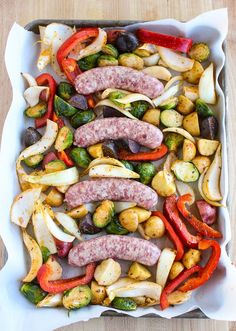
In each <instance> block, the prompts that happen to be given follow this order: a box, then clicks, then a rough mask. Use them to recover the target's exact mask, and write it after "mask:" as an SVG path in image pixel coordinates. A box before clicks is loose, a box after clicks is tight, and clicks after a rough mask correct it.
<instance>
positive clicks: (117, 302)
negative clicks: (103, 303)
mask: <svg viewBox="0 0 236 331" xmlns="http://www.w3.org/2000/svg"><path fill="white" fill-rule="evenodd" d="M111 304H112V307H114V308H116V309H120V310H136V309H137V304H136V302H135V301H134V300H132V299H130V298H120V297H116V298H115V299H114V300H112V303H111Z"/></svg>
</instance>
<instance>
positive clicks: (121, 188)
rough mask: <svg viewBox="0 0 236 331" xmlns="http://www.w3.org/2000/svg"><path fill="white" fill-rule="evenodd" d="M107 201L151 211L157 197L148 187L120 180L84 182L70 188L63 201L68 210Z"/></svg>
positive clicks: (102, 179) (127, 180) (107, 179)
mask: <svg viewBox="0 0 236 331" xmlns="http://www.w3.org/2000/svg"><path fill="white" fill-rule="evenodd" d="M107 199H108V200H114V201H134V202H136V203H137V205H139V206H141V207H143V208H146V209H151V208H152V207H154V206H155V205H156V203H157V199H158V197H157V194H156V192H155V191H154V190H153V189H151V188H150V187H148V186H146V185H144V184H142V183H139V182H137V181H135V180H130V179H120V178H98V179H92V180H85V181H83V182H80V183H77V184H75V185H73V186H71V187H70V188H69V189H68V190H67V192H66V195H65V201H66V202H67V203H68V206H69V207H70V208H74V207H77V206H80V205H83V204H84V203H88V202H92V201H102V200H107Z"/></svg>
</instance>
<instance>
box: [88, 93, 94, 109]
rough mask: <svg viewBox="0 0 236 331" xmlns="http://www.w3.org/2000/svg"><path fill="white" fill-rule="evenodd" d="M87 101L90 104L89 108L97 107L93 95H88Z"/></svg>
mask: <svg viewBox="0 0 236 331" xmlns="http://www.w3.org/2000/svg"><path fill="white" fill-rule="evenodd" d="M86 99H87V103H88V106H89V108H92V109H93V108H94V107H95V105H96V103H95V100H94V98H93V96H92V94H88V95H87V96H86Z"/></svg>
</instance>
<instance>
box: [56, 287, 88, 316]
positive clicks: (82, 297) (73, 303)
mask: <svg viewBox="0 0 236 331" xmlns="http://www.w3.org/2000/svg"><path fill="white" fill-rule="evenodd" d="M91 299H92V293H91V290H90V288H89V287H88V285H79V286H76V287H74V288H72V289H71V290H68V291H66V292H65V294H64V296H63V298H62V304H63V306H64V307H65V308H66V309H68V310H74V309H79V308H82V307H85V306H87V305H88V304H89V303H90V301H91Z"/></svg>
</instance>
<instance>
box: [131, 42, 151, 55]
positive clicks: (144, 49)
mask: <svg viewBox="0 0 236 331" xmlns="http://www.w3.org/2000/svg"><path fill="white" fill-rule="evenodd" d="M134 53H135V54H137V55H138V56H150V55H151V54H154V53H157V48H156V45H154V44H151V43H150V44H149V43H144V44H142V45H140V46H139V47H138V48H136V49H135V51H134Z"/></svg>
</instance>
